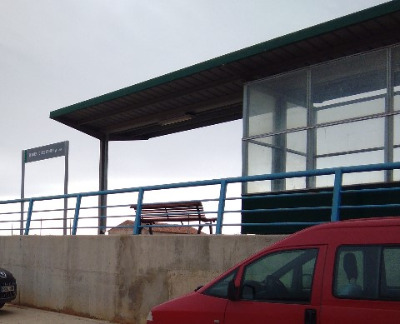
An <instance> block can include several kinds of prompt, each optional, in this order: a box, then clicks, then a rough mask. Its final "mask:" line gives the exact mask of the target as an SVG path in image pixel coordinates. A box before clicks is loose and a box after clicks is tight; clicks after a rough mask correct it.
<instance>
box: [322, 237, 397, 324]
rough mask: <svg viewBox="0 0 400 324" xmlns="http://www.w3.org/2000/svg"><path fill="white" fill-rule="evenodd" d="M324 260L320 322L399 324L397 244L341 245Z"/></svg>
mask: <svg viewBox="0 0 400 324" xmlns="http://www.w3.org/2000/svg"><path fill="white" fill-rule="evenodd" d="M335 250H336V249H335ZM328 258H329V260H333V262H332V261H329V262H327V264H329V267H328V265H327V273H328V275H327V278H332V279H331V280H326V282H325V285H324V287H323V291H324V297H323V302H322V305H323V306H322V323H324V324H334V323H335V324H336V323H340V324H354V323H363V324H376V323H385V324H398V323H400V245H395V244H388V245H380V244H376V245H374V244H371V245H341V246H339V247H338V248H337V250H336V251H330V252H329V256H328ZM328 268H329V270H328Z"/></svg>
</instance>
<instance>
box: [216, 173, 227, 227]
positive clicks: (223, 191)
mask: <svg viewBox="0 0 400 324" xmlns="http://www.w3.org/2000/svg"><path fill="white" fill-rule="evenodd" d="M226 187H227V183H226V180H222V181H221V190H220V193H219V202H218V215H217V228H216V230H215V234H222V222H223V221H224V211H225V199H226Z"/></svg>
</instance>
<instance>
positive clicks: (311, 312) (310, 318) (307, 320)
mask: <svg viewBox="0 0 400 324" xmlns="http://www.w3.org/2000/svg"><path fill="white" fill-rule="evenodd" d="M304 324H317V311H316V310H315V309H306V310H305V313H304Z"/></svg>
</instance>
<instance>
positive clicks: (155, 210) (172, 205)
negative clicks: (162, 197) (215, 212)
mask: <svg viewBox="0 0 400 324" xmlns="http://www.w3.org/2000/svg"><path fill="white" fill-rule="evenodd" d="M131 208H134V209H135V211H136V210H137V205H136V204H135V205H131ZM216 220H217V218H216V217H213V218H209V217H206V216H205V215H204V210H203V205H202V203H201V201H198V200H196V201H180V202H167V203H156V204H142V212H141V217H140V221H141V223H142V224H147V225H156V224H157V223H162V222H180V223H181V224H182V225H183V223H184V222H187V224H188V225H189V222H197V223H198V225H197V224H196V226H197V227H198V230H197V233H198V234H200V232H201V230H202V228H203V227H204V226H205V225H208V226H209V228H210V234H212V225H211V224H212V223H213V222H215V221H216ZM149 232H150V234H153V231H152V228H151V227H149Z"/></svg>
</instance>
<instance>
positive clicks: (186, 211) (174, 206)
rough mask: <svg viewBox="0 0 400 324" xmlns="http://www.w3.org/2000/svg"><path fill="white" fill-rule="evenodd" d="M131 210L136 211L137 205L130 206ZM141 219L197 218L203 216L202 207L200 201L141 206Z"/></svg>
mask: <svg viewBox="0 0 400 324" xmlns="http://www.w3.org/2000/svg"><path fill="white" fill-rule="evenodd" d="M131 208H134V209H135V210H136V209H137V205H131ZM141 216H142V217H168V218H173V217H182V216H184V217H190V216H194V217H197V218H198V217H199V216H204V210H203V205H202V203H201V201H197V200H196V201H181V202H167V203H156V204H151V203H150V204H142V212H141Z"/></svg>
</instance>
